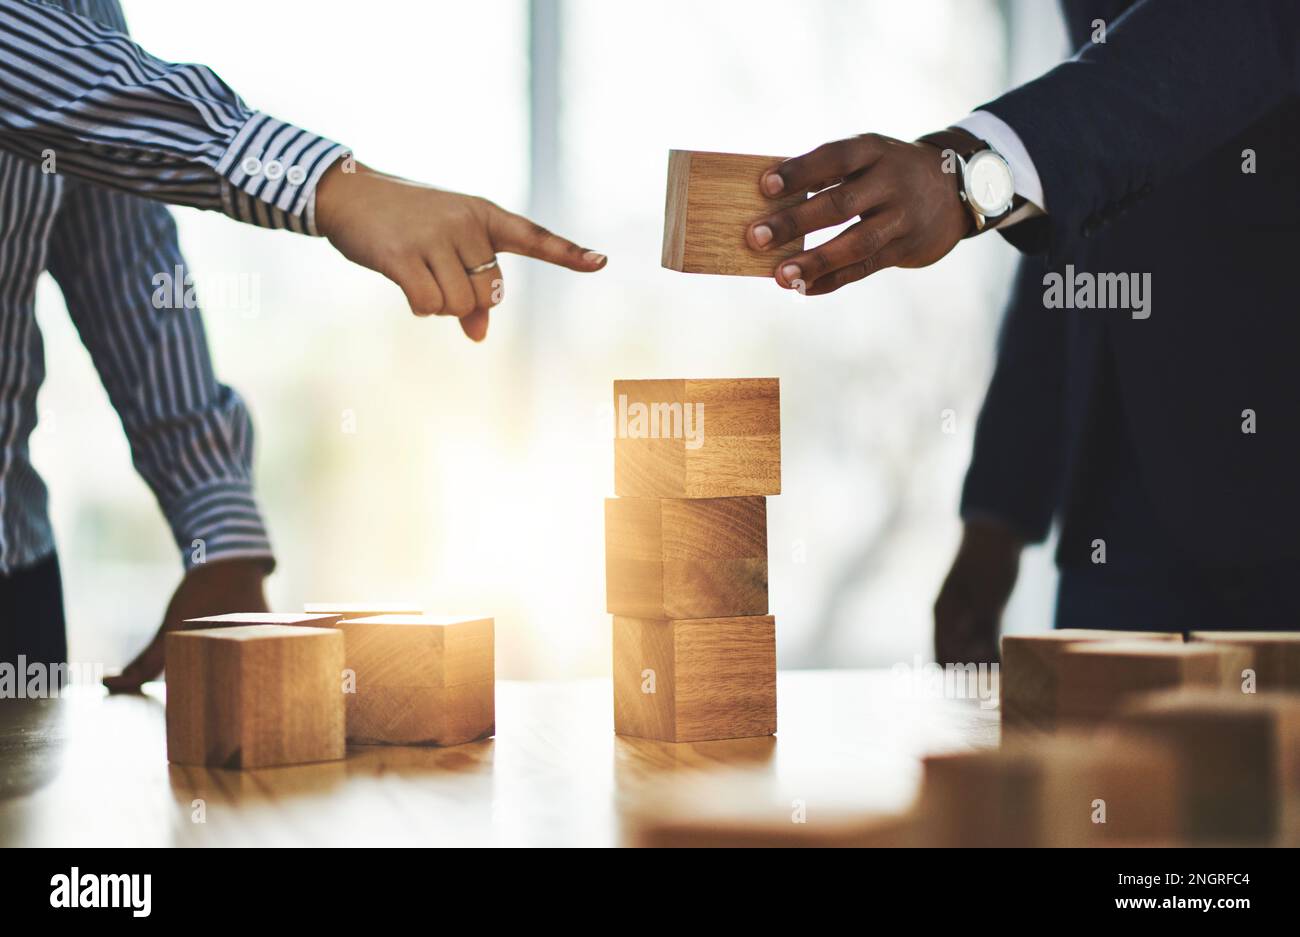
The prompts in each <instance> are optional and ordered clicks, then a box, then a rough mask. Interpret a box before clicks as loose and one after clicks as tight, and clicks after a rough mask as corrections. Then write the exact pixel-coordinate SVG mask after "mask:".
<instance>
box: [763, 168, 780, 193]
mask: <svg viewBox="0 0 1300 937" xmlns="http://www.w3.org/2000/svg"><path fill="white" fill-rule="evenodd" d="M784 188H785V180H784V179H782V178H781V175H780V174H779V173H775V172H769V173H768V174H767V175H766V176H764V177H763V191H764V192H766V193H767V194H768V195H780V194H781V190H782V189H784Z"/></svg>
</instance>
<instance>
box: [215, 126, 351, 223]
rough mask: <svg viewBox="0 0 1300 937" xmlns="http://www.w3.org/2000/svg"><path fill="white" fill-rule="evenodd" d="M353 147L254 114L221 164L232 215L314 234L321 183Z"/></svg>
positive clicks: (227, 205)
mask: <svg viewBox="0 0 1300 937" xmlns="http://www.w3.org/2000/svg"><path fill="white" fill-rule="evenodd" d="M350 152H351V151H350V150H349V149H348V148H347V147H345V146H343V145H342V144H339V143H335V142H334V141H333V140H330V139H327V138H326V137H322V136H319V135H317V134H314V133H311V132H310V131H307V130H303V129H302V128H301V127H297V126H294V125H293V124H289V123H285V122H284V121H282V120H278V119H277V118H275V117H271V116H270V115H269V114H264V113H262V112H261V111H257V112H256V113H254V114H253V115H252V116H251V117H250V118H249V119H248V121H247V122H246V123H245V124H244V126H243V127H241V128H240V129H239V132H238V133H236V134H235V137H234V139H233V140H231V142H230V145H229V146H228V147H227V148H226V151H225V153H223V154H222V156H221V159H220V160H219V161H218V162H217V166H216V171H217V173H218V175H220V176H221V177H222V180H223V183H224V184H223V186H222V203H223V205H224V208H225V212H226V214H228V215H230V216H231V217H233V218H236V219H238V220H239V221H245V222H251V223H252V224H257V225H260V226H262V227H268V228H290V229H292V230H295V231H299V232H301V233H303V234H310V235H312V236H313V237H317V236H319V234H320V232H319V231H318V230H317V229H316V185H317V183H319V182H320V179H321V176H323V175H325V171H326V170H327V169H329V168H330V166H332V165H333V164H334V163H335V162H336V161H337V160H338V159H340V158H341V157H343V156H346V155H348V154H349V153H350Z"/></svg>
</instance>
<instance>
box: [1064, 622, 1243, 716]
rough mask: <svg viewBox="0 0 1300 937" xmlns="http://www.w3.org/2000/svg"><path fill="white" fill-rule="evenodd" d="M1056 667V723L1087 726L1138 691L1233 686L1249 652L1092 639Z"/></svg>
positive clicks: (1072, 649)
mask: <svg viewBox="0 0 1300 937" xmlns="http://www.w3.org/2000/svg"><path fill="white" fill-rule="evenodd" d="M1060 664H1061V673H1060V685H1059V688H1058V695H1057V718H1058V722H1060V723H1065V722H1070V723H1074V724H1080V725H1090V724H1095V723H1098V722H1103V721H1105V720H1107V719H1109V718H1111V717H1113V716H1114V715H1115V714H1116V713H1118V712H1119V710H1120V709H1121V708H1122V707H1123V706H1124V705H1126V704H1127V703H1129V702H1131V701H1132V700H1131V697H1133V696H1135V695H1137V694H1140V693H1150V692H1153V691H1156V690H1173V689H1180V688H1192V687H1202V688H1206V689H1224V688H1227V687H1232V688H1236V687H1237V686H1238V684H1239V683H1240V673H1241V671H1242V670H1243V669H1245V668H1246V667H1248V666H1250V653H1249V651H1248V650H1247V649H1245V648H1236V647H1230V646H1228V645H1222V644H1173V643H1167V642H1155V641H1096V642H1087V643H1083V644H1075V645H1071V646H1068V647H1066V648H1065V650H1064V651H1063V652H1062V654H1061V661H1060Z"/></svg>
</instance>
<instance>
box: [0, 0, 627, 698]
mask: <svg viewBox="0 0 1300 937" xmlns="http://www.w3.org/2000/svg"><path fill="white" fill-rule="evenodd" d="M164 203H170V204H176V205H187V206H192V207H196V208H203V209H211V210H215V211H220V212H223V213H225V214H227V215H229V216H230V217H232V218H235V219H237V220H239V221H242V222H245V223H248V224H253V225H257V226H259V227H264V228H280V229H286V230H289V231H292V232H295V233H298V234H303V235H309V236H324V237H325V238H327V239H328V240H329V241H330V242H331V243H332V244H333V245H334V246H335V247H336V248H337V249H338V251H339V252H340V253H341V254H343V256H344V257H346V258H348V259H349V260H352V261H354V262H356V263H358V264H361V265H364V266H366V267H369V268H371V269H373V270H376V271H378V272H379V273H381V274H383V275H385V276H387V277H388V278H389V279H391V280H393V281H394V282H396V283H397V285H398V286H400V287H401V289H402V291H403V292H404V294H405V296H406V298H407V301H408V303H409V305H410V307H411V311H412V312H413V313H415V314H416V315H419V316H430V315H443V316H452V317H455V318H456V319H458V320H459V323H460V327H461V329H462V330H463V331H464V333H465V334H466V335H467V336H468V337H469V338H470V339H472V340H475V341H482V340H483V338H484V337H485V336H486V334H487V329H488V320H489V315H490V310H491V308H492V307H493V305H495V303H496V302H498V301H499V299H500V297H501V295H502V285H503V284H502V279H501V272H500V269H499V267H498V265H497V262H496V257H497V254H498V252H501V251H505V252H511V253H517V254H522V255H525V256H529V257H534V258H537V259H539V260H543V261H546V262H549V263H552V264H557V265H559V266H562V267H566V268H568V269H571V270H575V271H579V272H594V271H596V270H599V269H601V268H603V267H604V266H605V263H606V258H605V257H604V255H602V254H599V253H597V252H595V251H590V250H586V249H584V248H582V247H579V246H578V245H576V244H574V243H573V242H571V241H568V240H566V239H564V238H561V237H559V236H558V235H555V234H552V233H551V232H549V231H546V230H545V229H543V228H541V227H539V226H538V225H536V224H534V223H533V222H531V221H529V220H527V219H526V218H523V217H520V216H518V215H515V214H512V213H510V212H508V211H505V210H504V209H502V208H500V207H498V206H497V205H495V204H493V203H492V202H489V201H487V200H485V199H482V198H477V197H473V196H468V195H462V194H459V193H455V192H447V191H443V190H440V189H436V188H433V187H430V186H425V185H420V184H417V183H414V182H410V181H407V180H404V179H399V178H396V177H393V176H389V175H386V174H384V173H381V172H377V171H375V170H372V169H370V168H369V167H366V166H364V165H362V164H360V163H358V162H356V160H355V159H354V158H353V156H352V154H351V152H350V151H349V150H348V149H347V148H345V147H344V146H342V145H340V144H338V143H335V142H334V141H332V140H329V139H326V138H325V137H322V136H319V135H317V134H314V133H311V132H309V131H307V130H304V129H302V128H300V127H297V126H294V125H293V124H291V123H287V122H285V121H282V120H279V119H277V118H274V117H272V116H270V115H268V114H264V113H261V112H258V111H254V110H252V109H250V108H249V107H248V106H247V105H246V104H245V103H244V101H243V100H242V99H241V98H240V97H239V96H238V95H237V94H235V92H234V91H232V90H231V89H230V88H229V87H228V86H227V85H226V84H225V83H224V82H223V81H222V80H221V79H220V78H219V77H218V76H217V75H216V73H215V72H213V71H212V70H211V69H210V68H207V67H205V66H202V65H192V64H173V63H168V62H164V61H162V60H160V59H158V58H156V57H154V56H152V55H150V54H149V53H147V52H146V51H144V50H143V49H141V48H140V47H139V46H138V45H136V44H135V43H134V42H132V40H131V39H130V38H128V35H127V28H126V23H125V21H124V18H123V15H122V11H121V9H120V7H119V6H118V3H117V2H116V0H59V2H38V0H0V663H3V662H10V663H14V662H17V661H18V660H19V658H20V656H21V657H24V658H26V661H27V662H28V663H31V664H37V665H41V664H43V665H46V666H53V665H57V664H59V663H62V662H64V661H65V660H66V657H67V645H66V638H65V624H64V620H63V618H64V615H63V606H62V585H61V581H60V576H59V567H58V559H57V554H56V551H55V544H54V538H53V534H52V531H51V529H50V522H49V518H48V514H47V504H46V490H45V487H44V485H43V483H42V481H41V479H40V477H39V476H38V474H37V473H36V471H35V469H34V468H33V467H32V464H31V461H30V458H29V448H28V439H29V436H30V435H31V433H32V430H33V429H34V428H35V425H36V395H37V391H38V390H39V388H40V385H41V382H42V379H43V377H44V362H43V356H42V346H41V336H40V331H39V329H38V327H37V324H36V321H35V308H34V307H35V287H36V281H37V279H38V278H39V276H40V275H41V273H42V272H43V271H45V270H48V271H49V272H50V273H51V274H52V275H53V277H54V278H55V280H56V281H57V283H58V284H59V287H60V288H61V290H62V291H63V294H64V297H65V299H66V301H67V306H68V311H69V313H70V315H71V316H72V318H73V319H74V321H75V324H76V326H77V329H78V331H79V333H80V335H81V338H82V341H83V342H84V343H85V345H86V347H87V349H88V350H89V352H90V354H91V357H92V360H93V362H94V364H95V367H96V368H97V370H98V372H99V374H100V377H101V379H102V381H103V384H104V387H105V389H106V391H107V392H108V395H109V398H110V400H111V401H112V404H113V406H114V408H115V409H116V410H117V412H118V414H119V415H120V417H121V420H122V425H123V428H124V430H125V432H126V434H127V437H128V439H129V442H130V446H131V454H132V460H133V462H134V464H135V466H136V468H137V470H138V471H139V472H140V474H141V476H142V477H143V478H144V480H145V481H146V482H147V483H148V485H149V486H150V488H151V489H152V490H153V492H154V494H155V495H156V497H157V499H158V502H159V505H160V506H161V508H162V510H163V513H164V514H165V516H166V518H167V520H168V522H169V524H170V526H171V529H172V534H173V536H174V538H175V540H176V543H177V546H178V547H179V548H180V550H181V553H182V557H183V560H184V564H185V568H186V572H185V575H184V578H183V580H182V582H181V584H180V586H179V587H178V588H177V590H176V592H175V594H174V596H173V598H172V601H171V603H170V605H169V606H168V609H167V611H166V613H165V616H164V621H163V623H162V627H161V628H159V630H158V633H157V635H155V637H154V639H153V640H152V641H151V642H150V644H149V645H148V647H147V648H146V649H145V650H144V651H143V652H142V653H141V654H140V655H139V656H138V657H137V658H136V659H135V660H134V661H132V662H131V663H130V664H129V665H128V666H127V668H126V670H125V671H124V672H123V673H122V674H121V675H120V676H119V677H114V678H109V679H108V680H106V681H105V682H106V683H108V684H109V687H110V689H114V690H137V689H138V688H139V687H140V685H141V684H142V683H143V682H144V681H146V680H149V679H152V678H154V677H156V676H157V675H158V674H159V673H160V672H161V670H162V641H161V638H162V635H163V633H164V632H165V631H166V630H168V629H170V628H172V627H175V626H176V625H177V624H178V623H179V622H180V621H181V620H183V619H185V618H189V617H194V616H198V615H207V614H219V613H221V612H227V611H256V610H262V609H265V608H266V599H265V595H264V592H263V581H264V579H265V576H266V575H267V574H268V573H269V572H270V570H271V568H272V567H273V564H274V559H273V554H272V551H271V546H270V541H269V539H268V537H267V533H266V527H265V524H264V522H263V520H262V517H261V513H260V511H259V508H258V505H257V501H256V499H255V496H254V487H253V479H252V451H253V429H252V424H251V421H250V419H249V415H248V411H247V409H246V407H245V405H244V403H243V401H242V400H241V398H240V396H239V395H238V394H237V393H236V392H235V391H234V390H232V389H231V388H230V387H227V386H225V385H224V384H222V383H220V382H219V381H218V380H217V378H216V376H215V374H214V372H213V367H212V363H211V360H210V356H209V352H208V347H207V343H206V338H205V336H204V329H203V322H202V318H201V316H200V313H199V310H198V309H197V308H192V307H191V305H190V304H186V303H181V304H176V303H169V302H161V303H160V302H158V297H157V295H156V282H157V279H156V278H157V276H158V275H159V274H160V273H165V274H170V273H171V272H172V271H175V270H183V269H184V259H183V257H182V255H181V252H180V248H179V245H178V243H177V236H176V227H175V224H174V222H173V220H172V218H171V215H170V213H169V212H168V211H167V209H166V207H165V206H164Z"/></svg>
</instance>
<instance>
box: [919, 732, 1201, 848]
mask: <svg viewBox="0 0 1300 937" xmlns="http://www.w3.org/2000/svg"><path fill="white" fill-rule="evenodd" d="M1177 783H1178V771H1177V765H1176V762H1175V760H1174V757H1173V754H1172V752H1170V751H1168V750H1166V749H1163V748H1161V747H1160V746H1159V745H1152V744H1147V743H1144V742H1138V741H1135V740H1132V739H1126V738H1120V737H1107V738H1097V737H1083V736H1074V735H1070V734H1062V735H1057V736H1052V737H1043V738H1037V739H1034V740H1033V741H1032V743H1030V742H1029V741H1028V740H1025V739H1012V740H1009V741H1004V743H1003V745H1002V747H1001V748H997V749H992V750H982V751H971V752H957V753H951V754H945V755H936V756H931V757H928V758H926V759H925V779H924V782H923V785H922V789H921V796H920V799H919V802H918V805H917V810H916V812H917V814H918V818H919V819H918V828H919V832H918V836H917V840H918V842H919V844H920V845H924V846H938V847H1042V846H1105V845H1111V846H1122V845H1126V844H1135V843H1144V844H1145V843H1161V842H1175V841H1177V840H1178V838H1179V836H1180V835H1181V832H1182V831H1181V828H1180V826H1179V813H1178V811H1177V809H1176V807H1175V803H1176V799H1177V787H1176V785H1177ZM1099 801H1101V802H1102V804H1104V810H1105V814H1104V817H1105V821H1106V822H1105V823H1098V822H1095V820H1097V819H1100V817H1101V816H1102V815H1101V814H1099V813H1098V810H1099V809H1100V808H1101V807H1102V804H1099V803H1098V802H1099Z"/></svg>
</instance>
